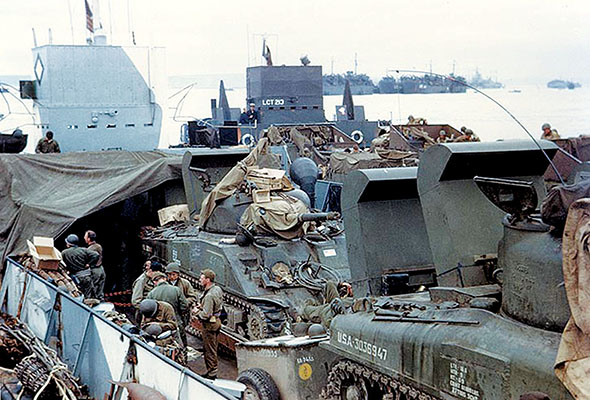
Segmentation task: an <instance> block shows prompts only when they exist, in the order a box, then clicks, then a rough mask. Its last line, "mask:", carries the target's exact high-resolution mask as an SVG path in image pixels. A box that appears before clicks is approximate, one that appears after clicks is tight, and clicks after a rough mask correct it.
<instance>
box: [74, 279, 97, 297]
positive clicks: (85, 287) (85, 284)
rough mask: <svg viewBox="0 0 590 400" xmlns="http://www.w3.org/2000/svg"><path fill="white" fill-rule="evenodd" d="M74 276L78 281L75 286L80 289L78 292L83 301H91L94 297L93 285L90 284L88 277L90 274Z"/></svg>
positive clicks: (90, 280)
mask: <svg viewBox="0 0 590 400" xmlns="http://www.w3.org/2000/svg"><path fill="white" fill-rule="evenodd" d="M74 276H75V277H76V279H77V280H78V282H77V286H78V289H80V291H81V292H82V294H83V295H84V299H91V298H92V296H93V295H94V285H93V283H92V277H91V276H90V274H88V275H87V276H78V275H74Z"/></svg>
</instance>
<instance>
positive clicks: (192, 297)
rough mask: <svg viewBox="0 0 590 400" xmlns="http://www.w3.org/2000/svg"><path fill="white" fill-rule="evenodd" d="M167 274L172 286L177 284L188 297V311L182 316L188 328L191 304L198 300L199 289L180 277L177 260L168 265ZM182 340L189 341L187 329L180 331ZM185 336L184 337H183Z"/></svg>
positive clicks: (183, 322)
mask: <svg viewBox="0 0 590 400" xmlns="http://www.w3.org/2000/svg"><path fill="white" fill-rule="evenodd" d="M166 275H167V276H168V283H170V284H171V285H172V286H176V287H178V288H180V290H182V294H184V297H186V301H187V302H188V307H187V309H186V312H185V313H184V314H182V315H181V316H180V318H181V319H182V324H183V326H184V327H185V328H186V327H187V326H188V325H189V324H190V322H191V315H190V309H191V306H192V305H194V304H195V303H196V302H197V291H196V290H195V289H194V288H193V285H191V283H190V282H189V281H188V280H187V279H184V278H181V277H180V264H179V263H177V262H171V263H170V264H168V265H167V266H166ZM180 335H181V337H182V342H183V343H187V341H186V333H185V330H182V331H181V332H180ZM183 336H184V337H183Z"/></svg>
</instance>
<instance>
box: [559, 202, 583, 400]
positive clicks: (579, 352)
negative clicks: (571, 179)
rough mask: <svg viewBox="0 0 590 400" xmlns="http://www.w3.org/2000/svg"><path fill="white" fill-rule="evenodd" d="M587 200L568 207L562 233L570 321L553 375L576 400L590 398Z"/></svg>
mask: <svg viewBox="0 0 590 400" xmlns="http://www.w3.org/2000/svg"><path fill="white" fill-rule="evenodd" d="M589 238H590V199H582V200H578V201H576V202H575V203H574V204H573V205H572V206H571V207H570V211H569V214H568V217H567V221H566V224H565V230H564V233H563V276H564V281H565V290H566V293H567V299H568V302H569V304H570V309H571V312H572V314H571V317H570V319H569V321H568V323H567V325H566V327H565V329H564V331H563V335H562V337H561V343H560V345H559V351H558V353H557V359H556V360H555V374H556V375H557V377H558V378H559V379H560V380H561V382H562V383H563V384H564V386H565V387H566V388H567V389H568V390H569V391H570V393H571V394H572V395H573V396H574V397H575V398H577V399H588V398H590V380H588V379H587V375H586V372H587V371H588V370H590V313H589V311H590V302H589V301H588V299H590V252H589V250H588V240H589Z"/></svg>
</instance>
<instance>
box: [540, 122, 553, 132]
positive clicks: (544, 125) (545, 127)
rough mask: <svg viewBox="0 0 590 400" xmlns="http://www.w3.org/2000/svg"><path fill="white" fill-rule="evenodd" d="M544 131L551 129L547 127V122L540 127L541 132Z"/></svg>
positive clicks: (549, 126)
mask: <svg viewBox="0 0 590 400" xmlns="http://www.w3.org/2000/svg"><path fill="white" fill-rule="evenodd" d="M545 129H551V125H549V124H548V123H547V122H545V123H544V124H543V125H542V126H541V130H543V131H544V130H545Z"/></svg>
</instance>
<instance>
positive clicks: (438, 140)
mask: <svg viewBox="0 0 590 400" xmlns="http://www.w3.org/2000/svg"><path fill="white" fill-rule="evenodd" d="M447 141H448V138H447V132H446V131H445V130H444V129H441V130H440V132H439V133H438V137H437V138H436V143H446V142H447Z"/></svg>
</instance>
